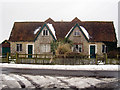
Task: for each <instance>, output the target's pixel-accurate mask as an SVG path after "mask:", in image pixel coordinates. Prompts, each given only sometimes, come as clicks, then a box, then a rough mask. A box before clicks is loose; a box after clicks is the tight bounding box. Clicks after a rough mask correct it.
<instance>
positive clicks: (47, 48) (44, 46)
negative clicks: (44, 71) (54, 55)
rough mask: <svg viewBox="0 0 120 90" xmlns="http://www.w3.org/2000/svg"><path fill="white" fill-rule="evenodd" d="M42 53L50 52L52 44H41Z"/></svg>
mask: <svg viewBox="0 0 120 90" xmlns="http://www.w3.org/2000/svg"><path fill="white" fill-rule="evenodd" d="M41 52H43V53H45V52H50V44H41Z"/></svg>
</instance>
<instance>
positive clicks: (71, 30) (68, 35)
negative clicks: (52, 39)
mask: <svg viewBox="0 0 120 90" xmlns="http://www.w3.org/2000/svg"><path fill="white" fill-rule="evenodd" d="M76 27H78V28H79V30H80V32H82V34H83V36H84V37H85V39H86V40H87V41H89V38H88V37H87V36H86V34H85V33H84V31H83V30H82V29H81V26H79V25H78V24H76V25H75V26H73V27H72V28H71V29H70V31H69V32H68V33H67V35H66V36H65V37H66V38H69V37H70V35H71V33H72V32H73V31H74V29H75V28H76ZM82 28H83V27H82Z"/></svg>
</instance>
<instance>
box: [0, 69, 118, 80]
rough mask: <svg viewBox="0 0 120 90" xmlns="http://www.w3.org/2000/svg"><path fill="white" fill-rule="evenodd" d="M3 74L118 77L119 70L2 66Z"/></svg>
mask: <svg viewBox="0 0 120 90" xmlns="http://www.w3.org/2000/svg"><path fill="white" fill-rule="evenodd" d="M2 73H3V74H9V73H14V74H15V73H17V74H18V73H19V74H30V75H56V76H86V77H115V78H119V77H120V71H104V70H92V71H90V70H56V69H27V68H24V69H23V68H22V69H21V68H8V67H7V68H6V67H2Z"/></svg>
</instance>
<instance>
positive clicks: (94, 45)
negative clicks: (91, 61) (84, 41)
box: [89, 44, 97, 58]
mask: <svg viewBox="0 0 120 90" xmlns="http://www.w3.org/2000/svg"><path fill="white" fill-rule="evenodd" d="M90 46H95V54H96V53H97V45H96V44H89V58H90Z"/></svg>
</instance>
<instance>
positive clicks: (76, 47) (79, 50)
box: [73, 45, 82, 53]
mask: <svg viewBox="0 0 120 90" xmlns="http://www.w3.org/2000/svg"><path fill="white" fill-rule="evenodd" d="M73 52H78V53H79V52H82V45H74V47H73Z"/></svg>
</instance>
